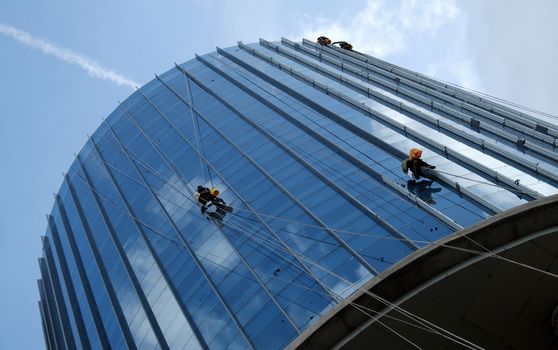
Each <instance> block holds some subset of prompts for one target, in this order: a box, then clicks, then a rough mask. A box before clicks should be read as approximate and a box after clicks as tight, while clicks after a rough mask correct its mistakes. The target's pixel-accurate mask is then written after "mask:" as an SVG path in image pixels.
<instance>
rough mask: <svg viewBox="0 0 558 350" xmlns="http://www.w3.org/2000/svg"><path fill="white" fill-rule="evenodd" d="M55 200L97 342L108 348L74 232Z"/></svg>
mask: <svg viewBox="0 0 558 350" xmlns="http://www.w3.org/2000/svg"><path fill="white" fill-rule="evenodd" d="M55 202H56V205H57V206H58V210H59V211H60V217H61V219H62V224H63V226H64V232H65V233H66V238H67V239H68V243H69V244H70V249H71V251H72V255H73V257H74V261H75V263H76V268H77V271H78V275H79V278H80V280H81V281H80V282H81V285H82V286H83V289H84V293H85V297H86V299H87V304H88V306H89V310H90V312H91V315H92V317H93V323H94V325H95V329H96V330H97V336H98V337H99V342H100V344H101V346H102V347H103V348H105V349H108V348H110V342H109V339H108V336H107V333H106V330H105V328H104V325H103V321H102V318H101V316H100V313H99V308H98V307H97V303H96V301H95V298H94V295H93V291H92V288H91V285H90V283H89V279H88V278H87V273H86V272H85V267H84V265H83V261H82V258H81V254H80V253H79V249H78V247H77V242H76V240H75V237H74V233H73V231H72V228H71V226H70V223H69V222H68V217H67V213H66V209H65V208H64V204H63V203H62V200H61V198H60V196H59V195H56V196H55ZM78 283H79V282H78Z"/></svg>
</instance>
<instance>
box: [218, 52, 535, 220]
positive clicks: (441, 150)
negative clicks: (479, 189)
mask: <svg viewBox="0 0 558 350" xmlns="http://www.w3.org/2000/svg"><path fill="white" fill-rule="evenodd" d="M239 46H240V47H241V48H243V49H245V50H246V51H248V52H250V53H252V54H254V55H255V56H262V57H263V58H262V60H263V61H264V62H268V63H269V64H272V65H277V66H278V67H279V68H280V69H282V70H284V71H285V70H286V71H289V73H290V74H292V75H293V76H295V77H298V78H299V79H301V80H302V81H306V82H307V84H311V85H312V86H314V87H315V88H319V89H321V90H322V91H323V92H325V93H326V94H327V95H332V96H335V97H337V98H338V99H339V100H340V101H342V102H343V103H345V104H346V105H347V106H349V107H351V108H353V109H357V110H359V111H361V112H364V114H365V115H367V116H369V117H371V118H374V119H377V120H379V121H381V122H382V123H383V124H385V125H387V126H388V127H389V128H391V129H394V128H395V129H399V131H401V132H403V133H404V134H405V136H407V137H409V138H411V137H412V139H413V140H415V141H418V142H419V143H420V142H425V143H427V144H429V145H430V146H432V147H433V149H434V150H436V151H437V152H438V154H440V155H443V156H445V157H446V158H447V157H448V153H451V152H452V151H451V150H448V149H447V147H445V146H443V145H441V144H440V143H438V142H436V141H433V140H431V139H426V138H424V137H423V136H422V135H421V134H419V133H417V132H415V131H414V130H412V129H407V128H406V126H405V125H403V124H401V123H399V122H396V121H394V120H392V119H391V118H389V117H386V116H384V115H383V114H382V113H379V112H377V111H375V110H374V109H372V108H370V107H368V106H366V107H363V106H362V104H361V103H360V102H358V101H356V100H355V99H353V98H351V97H348V96H346V95H344V94H343V93H341V92H339V91H337V90H335V89H333V88H330V87H329V86H328V85H325V84H322V83H319V82H316V81H314V80H312V79H310V78H309V77H307V76H306V75H304V74H302V73H300V72H298V71H295V70H292V68H285V67H284V66H285V65H283V64H281V63H278V62H275V61H274V60H272V59H271V60H270V59H267V58H266V56H265V55H263V54H261V53H259V52H257V51H256V50H255V49H252V48H249V47H247V46H246V45H244V44H242V43H239ZM222 54H223V55H225V56H227V55H228V57H231V58H232V59H233V60H236V61H238V62H239V64H241V65H242V64H244V66H246V68H247V69H249V70H250V71H254V72H255V74H258V75H260V76H264V77H267V81H270V82H273V84H274V85H276V86H281V89H284V90H285V91H289V93H290V94H292V95H295V96H298V98H299V99H300V100H302V101H304V103H305V104H307V105H309V106H313V107H312V108H313V109H315V110H317V111H318V110H320V111H323V112H320V113H322V114H324V113H325V114H327V115H335V116H336V117H337V121H338V123H340V124H343V125H346V124H350V123H348V122H346V121H344V120H343V119H342V118H341V117H340V116H338V115H337V114H335V113H331V112H329V111H327V110H326V109H324V108H323V107H321V106H319V105H318V104H316V103H315V102H313V101H311V100H309V99H308V98H306V97H304V96H303V95H301V94H300V93H297V92H296V91H294V90H293V89H290V88H289V87H287V86H285V85H284V84H282V83H279V82H277V81H276V80H274V79H272V78H271V77H268V76H267V75H265V74H263V73H261V72H260V71H258V70H256V69H255V68H253V67H250V66H247V65H246V64H245V63H243V62H242V61H241V60H239V59H238V58H236V57H234V56H232V55H230V54H228V53H225V52H222ZM264 79H265V78H264ZM353 127H354V125H353ZM352 131H353V132H354V133H357V134H358V135H360V134H359V133H358V132H359V130H358V128H352ZM360 131H362V130H360ZM361 134H362V135H364V136H363V137H364V138H368V139H369V140H370V136H371V135H369V134H367V133H364V132H363V131H362V133H361ZM371 142H373V143H375V144H377V145H380V146H381V147H385V146H384V145H385V143H384V142H383V141H380V140H377V139H376V140H374V141H371ZM386 149H391V150H393V147H392V146H389V147H387V148H386ZM397 153H400V154H402V156H401V158H406V157H407V155H405V154H404V153H403V152H400V151H397ZM454 153H455V152H454ZM454 158H455V160H457V161H459V162H460V164H461V165H462V166H464V167H466V168H467V167H469V168H473V169H476V170H478V171H481V172H483V173H485V174H486V175H489V176H490V178H491V179H494V180H497V181H501V182H503V183H505V184H506V185H508V186H510V187H512V188H516V189H518V190H519V191H521V192H523V193H526V194H529V192H530V193H535V196H539V197H540V196H541V195H540V194H538V193H537V192H535V191H532V190H531V189H528V188H526V187H525V186H523V185H520V184H519V185H518V184H517V183H516V182H514V181H512V180H511V179H509V178H507V177H498V175H499V174H498V173H497V172H495V171H493V170H491V169H489V168H487V167H486V166H484V165H482V164H480V163H478V162H476V161H473V160H470V159H469V160H468V161H467V162H465V161H464V160H463V159H462V158H463V156H462V155H461V154H456V156H455V157H454ZM437 177H438V178H439V179H440V180H442V181H443V182H446V183H447V184H450V186H452V187H454V188H456V189H458V191H459V192H461V193H463V194H466V195H467V196H469V197H471V198H474V200H475V201H476V202H477V203H479V204H480V205H482V206H484V207H486V208H488V209H489V210H491V211H493V212H500V211H501V209H499V208H497V207H495V206H494V205H492V204H490V203H488V202H486V201H485V200H483V199H482V198H481V197H479V196H478V195H475V194H474V193H472V192H470V191H469V190H467V189H465V188H460V187H459V185H458V184H457V183H453V182H452V181H451V180H449V179H448V178H446V177H445V176H443V175H441V174H437ZM524 189H525V190H524ZM535 198H537V197H535Z"/></svg>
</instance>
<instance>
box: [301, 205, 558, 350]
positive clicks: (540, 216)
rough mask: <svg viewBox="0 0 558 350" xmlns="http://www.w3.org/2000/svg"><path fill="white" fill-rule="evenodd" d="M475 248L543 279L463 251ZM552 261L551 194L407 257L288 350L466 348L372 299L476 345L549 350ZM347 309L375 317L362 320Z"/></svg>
mask: <svg viewBox="0 0 558 350" xmlns="http://www.w3.org/2000/svg"><path fill="white" fill-rule="evenodd" d="M481 246H482V247H484V248H486V249H488V250H490V251H492V252H495V253H497V254H498V255H499V256H500V257H503V258H505V259H510V260H513V261H515V262H518V263H522V264H525V265H529V266H533V267H535V268H537V269H541V270H543V271H545V272H541V271H535V270H533V269H530V268H528V267H526V266H520V265H518V264H516V263H513V262H510V261H506V260H503V259H501V258H498V257H489V256H488V255H487V254H484V253H482V255H479V254H473V253H469V252H466V251H464V250H473V251H478V252H483V248H481ZM450 247H453V248H450ZM485 251H486V250H485ZM557 257H558V196H551V197H547V198H544V199H542V200H538V201H535V202H531V203H528V204H526V205H523V206H520V207H517V208H514V209H511V210H509V211H506V212H504V213H501V214H498V215H495V216H493V217H491V218H490V219H487V220H486V221H484V222H482V223H479V224H477V225H474V226H472V227H469V228H467V229H464V230H461V231H458V232H456V233H455V234H453V235H451V236H448V237H445V238H443V239H441V240H440V241H438V242H437V243H436V244H433V245H431V246H429V247H426V248H424V249H421V250H419V251H417V252H415V253H414V254H412V255H410V256H409V257H407V258H406V259H404V260H402V261H401V262H399V263H398V264H396V265H394V266H392V267H391V268H390V269H389V270H386V271H384V272H383V273H382V274H381V275H378V276H377V278H375V279H374V280H372V281H371V282H370V283H368V284H367V285H365V286H363V288H361V289H360V290H359V291H357V292H355V293H354V294H353V295H352V296H351V297H350V298H348V299H347V300H346V301H345V302H344V303H341V304H339V305H337V307H335V308H334V309H332V310H331V312H330V313H329V314H328V315H325V316H324V317H322V318H321V319H320V321H319V322H317V323H316V324H315V325H314V326H313V327H312V328H310V329H309V330H307V331H306V332H305V333H303V334H302V335H301V336H300V337H298V339H297V340H295V341H294V342H293V343H292V344H291V346H290V349H326V348H327V349H329V348H343V349H365V348H370V346H371V345H372V344H374V347H375V348H379V349H413V348H416V346H418V347H419V348H423V349H453V348H456V349H463V348H466V347H464V346H463V345H460V344H458V342H456V341H452V340H449V339H448V338H446V337H443V336H441V335H439V334H435V333H433V332H429V331H427V330H425V329H424V328H426V327H425V325H424V323H423V324H422V325H420V324H419V323H417V322H416V321H413V320H412V319H410V318H408V317H406V316H403V315H402V313H401V312H399V311H397V310H393V307H391V308H387V307H385V306H384V305H383V304H382V303H381V302H380V301H378V298H374V297H373V296H378V297H381V298H383V299H386V300H388V301H390V302H391V303H393V304H395V305H399V306H400V307H401V308H402V309H403V310H407V311H409V312H411V313H413V314H414V315H417V316H420V317H421V318H423V319H425V320H427V321H429V322H432V323H433V324H435V325H438V326H441V327H443V328H444V329H445V330H447V331H449V332H452V333H454V334H456V335H457V336H459V337H461V338H463V339H465V340H467V341H469V342H471V343H473V344H476V345H477V346H479V347H480V348H486V349H556V348H558V338H557V337H556V335H555V333H554V332H555V327H556V326H555V322H554V321H553V320H554V319H553V315H554V314H553V310H554V309H555V307H556V305H557V304H558V276H556V274H558V259H557ZM546 272H548V273H546ZM551 274H554V275H551ZM365 291H366V292H367V293H365ZM355 304H357V305H359V306H362V307H365V308H366V309H367V311H366V312H367V313H368V314H369V315H374V316H376V317H374V318H371V317H370V316H367V315H365V314H364V313H363V312H361V311H359V310H358V309H357V308H356V307H355ZM371 310H374V311H375V313H374V312H372V311H371ZM554 317H555V316H554ZM402 321H404V322H406V323H404V322H402ZM411 324H413V325H411ZM417 326H420V327H422V329H421V328H418V327H417ZM386 327H389V328H391V329H392V330H388V329H387V328H386ZM395 332H397V333H399V335H397V334H395ZM442 333H443V332H442ZM446 334H447V335H448V337H453V336H452V335H450V334H449V333H446ZM403 337H404V338H406V339H407V340H404V339H403ZM453 338H454V339H456V338H455V337H453ZM457 341H459V340H457ZM410 342H412V343H414V344H415V345H416V346H414V345H411V344H410ZM461 342H463V341H461ZM469 345H470V346H473V348H474V345H472V344H469Z"/></svg>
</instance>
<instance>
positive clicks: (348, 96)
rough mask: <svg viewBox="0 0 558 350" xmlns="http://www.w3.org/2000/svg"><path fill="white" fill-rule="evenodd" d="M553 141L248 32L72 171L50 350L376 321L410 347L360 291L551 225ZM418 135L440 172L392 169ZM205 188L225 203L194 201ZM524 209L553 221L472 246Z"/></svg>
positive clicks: (528, 126)
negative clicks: (416, 174) (251, 37)
mask: <svg viewBox="0 0 558 350" xmlns="http://www.w3.org/2000/svg"><path fill="white" fill-rule="evenodd" d="M357 49H358V48H357ZM557 136H558V127H556V126H555V125H553V124H551V123H548V122H545V121H543V120H540V119H537V118H536V117H534V116H532V115H531V114H529V113H525V112H522V111H520V110H517V109H514V108H511V107H510V106H509V105H507V104H503V103H500V102H498V101H496V100H495V99H493V98H490V97H484V96H480V95H479V94H476V93H471V92H469V91H466V90H463V89H461V88H457V87H455V86H452V85H448V84H446V83H442V82H439V81H436V80H434V79H432V78H428V77H425V76H423V75H420V74H418V73H415V72H412V71H409V70H406V69H403V68H400V67H397V66H395V65H392V64H389V63H387V62H384V61H381V60H379V59H376V58H373V57H370V56H367V55H363V54H361V53H358V52H356V51H349V50H343V49H340V48H337V47H334V46H321V45H317V44H315V43H313V42H310V41H306V40H305V41H303V42H302V43H295V42H292V41H289V40H287V39H282V40H281V42H268V41H265V40H260V42H259V43H256V44H249V45H246V44H243V43H239V44H238V45H237V46H234V47H231V48H227V49H217V51H216V52H213V53H209V54H206V55H203V56H196V58H195V59H193V60H191V61H188V62H186V63H184V64H182V65H178V66H176V67H174V68H172V69H170V70H169V71H167V72H166V73H164V74H162V75H161V76H157V77H156V78H155V79H153V80H152V81H151V82H149V83H147V84H146V85H145V86H143V87H142V88H140V89H139V90H138V91H136V92H135V93H134V94H132V95H131V96H130V97H129V98H128V99H126V101H124V102H123V103H122V104H120V105H119V107H118V108H117V109H116V110H115V111H114V112H113V113H112V114H111V115H110V116H109V117H108V118H107V119H106V120H105V121H104V122H103V123H102V125H101V126H100V127H99V128H98V130H97V131H96V132H95V133H94V134H93V135H92V136H91V137H90V138H89V140H88V142H87V143H86V144H85V146H84V147H83V149H82V150H81V151H80V152H79V154H78V155H77V157H76V160H75V161H74V163H73V164H72V166H71V167H70V169H69V170H68V172H67V174H66V175H65V179H64V182H63V183H62V185H61V187H60V190H59V191H58V194H57V195H56V198H55V201H54V206H53V209H52V212H51V214H50V215H49V216H48V218H47V219H48V220H47V221H48V226H47V232H46V234H45V236H44V237H43V248H44V249H43V255H42V257H41V258H40V259H39V265H40V269H41V275H42V278H41V280H39V281H38V284H39V291H40V296H41V300H40V302H39V309H40V311H41V315H42V320H43V329H44V334H45V342H46V344H47V347H48V348H52V349H66V348H68V349H73V348H84V349H91V348H92V349H98V348H114V349H119V348H131V349H135V348H138V349H140V348H142V349H143V348H146V349H147V348H149V349H153V348H163V349H169V348H170V349H198V348H210V349H244V348H254V349H280V348H286V347H289V346H290V347H296V346H300V347H304V346H307V347H308V348H312V346H314V345H312V344H318V345H319V346H328V347H329V346H334V345H335V344H339V346H342V345H346V346H349V347H350V346H351V341H352V340H351V339H354V341H356V342H358V341H361V342H362V341H363V340H362V339H360V340H359V339H358V337H357V336H358V334H362V336H363V337H365V336H366V334H365V332H363V330H364V329H368V328H366V327H369V326H370V323H367V322H371V323H378V322H377V321H379V322H380V323H379V325H378V324H377V327H378V328H376V329H381V330H382V331H383V332H384V333H385V334H389V335H390V337H392V338H395V339H397V340H394V344H395V343H397V344H400V345H401V344H403V345H401V346H410V345H409V342H405V341H403V342H402V340H405V339H406V337H405V335H404V334H402V331H400V330H399V331H398V330H395V329H393V327H390V326H388V325H387V324H385V323H382V322H381V320H379V319H380V318H381V317H383V316H384V315H387V316H390V315H388V313H390V311H391V310H395V309H397V308H398V307H400V306H398V305H399V304H398V303H399V302H397V303H396V300H395V299H393V300H389V299H384V300H385V302H386V304H384V308H386V309H385V310H384V309H380V308H379V307H377V306H374V305H371V304H370V301H369V300H368V301H367V300H364V299H366V297H369V298H374V297H375V296H378V298H380V299H376V301H378V300H381V298H382V297H381V295H382V294H381V291H379V292H378V293H376V291H374V292H371V290H372V289H371V288H380V287H381V282H383V281H388V282H389V281H391V280H392V279H396V278H397V276H403V275H402V274H404V273H405V271H407V273H410V274H414V276H418V275H421V276H423V279H424V280H421V281H415V282H414V283H415V284H409V286H411V285H412V288H415V289H416V288H423V289H425V288H426V287H424V286H425V285H426V284H425V283H427V282H428V283H430V284H429V285H435V284H436V283H433V282H431V281H432V280H433V279H438V280H443V278H441V277H440V276H445V275H444V274H446V275H449V272H448V271H450V270H451V271H453V270H452V269H456V267H455V266H457V264H461V263H464V262H466V261H469V260H471V259H479V257H480V258H487V256H488V255H490V254H498V252H500V253H501V252H502V250H498V251H496V250H497V249H499V248H501V247H504V246H505V245H506V244H511V243H510V242H515V240H516V239H519V238H525V237H528V234H529V233H530V232H529V229H533V230H535V231H537V230H538V231H537V232H540V231H541V230H547V229H548V228H549V227H554V226H555V225H556V222H555V221H556V219H554V218H552V215H550V214H552V213H553V212H556V210H555V209H554V208H556V206H555V205H554V203H555V202H554V199H553V197H550V198H546V199H545V197H547V196H551V195H553V194H556V193H557V192H558V189H557V184H558V172H557V171H556V170H557V168H556V165H557V163H558V154H557V153H556V151H555V147H556V137H557ZM411 148H420V149H422V151H423V159H424V160H425V161H427V162H428V163H429V164H432V165H435V166H436V169H435V170H434V171H432V172H431V174H433V177H434V179H433V180H429V179H424V178H423V179H413V178H411V177H410V176H409V175H408V174H405V173H403V171H402V169H401V163H402V160H404V159H406V158H407V157H408V152H409V150H410V149H411ZM198 186H204V187H208V188H212V187H215V188H218V189H219V190H220V192H221V193H220V197H221V198H223V199H224V200H225V201H226V203H227V204H228V205H229V206H230V207H231V208H232V212H230V213H229V212H227V211H222V210H221V211H220V210H219V209H218V208H217V209H215V207H210V208H209V209H208V211H207V212H206V213H205V214H202V213H201V212H200V207H199V206H198V202H197V200H196V198H195V196H194V193H195V192H196V190H197V187H198ZM541 203H542V204H541ZM517 207H520V208H527V210H531V211H530V212H528V213H530V214H529V215H530V216H529V217H531V218H532V217H538V216H537V215H539V216H540V217H542V218H546V219H544V220H543V219H540V220H538V221H537V223H534V224H532V225H530V226H529V227H528V228H525V229H522V230H521V232H517V234H516V235H515V236H513V237H511V238H509V239H507V240H505V242H504V241H497V242H494V241H491V240H487V241H486V242H485V241H482V240H480V238H479V241H476V240H475V239H477V238H475V237H476V236H475V235H479V232H484V231H483V228H484V229H485V230H489V229H490V228H491V227H492V228H493V227H495V226H494V225H497V223H501V222H502V220H504V221H505V220H507V221H506V222H514V221H513V220H521V218H522V217H523V216H521V215H526V214H522V213H525V211H518V210H517V209H514V208H517ZM533 208H534V209H533ZM214 210H216V211H214ZM510 210H512V211H510ZM513 210H516V211H518V212H519V214H518V213H515V212H513ZM553 210H554V211H553ZM208 213H209V214H208ZM549 213H550V214H549ZM543 214H545V215H543ZM490 220H492V221H490ZM523 220H527V219H525V217H523ZM552 220H554V221H552ZM491 225H492V226H491ZM518 225H519V224H518ZM537 225H538V226H537ZM553 225H554V226H553ZM520 226H521V225H519V226H517V227H520ZM524 226H525V225H524ZM539 226H540V227H539ZM468 228H469V229H468ZM487 228H488V229H487ZM494 230H496V229H494ZM501 230H504V229H501ZM545 232H546V231H545ZM549 232H554V231H549ZM549 232H547V234H548V233H549ZM466 234H467V235H469V236H466ZM491 234H493V232H492V233H490V232H484V236H482V237H492V236H490V235H491ZM464 237H466V238H468V239H469V240H470V241H474V242H477V243H478V242H481V243H482V248H483V249H481V248H479V247H471V246H467V245H464V244H465V243H466V242H465V241H464ZM537 237H540V236H537ZM440 240H442V241H440ZM433 242H435V243H433ZM440 242H442V243H440ZM463 242H465V243H463ZM469 243H470V242H469ZM481 243H478V244H481ZM451 244H455V247H454V248H455V249H442V248H444V247H445V245H451ZM460 244H461V245H460ZM517 244H519V243H517ZM509 247H511V245H510V246H509ZM473 248H478V249H473ZM485 248H486V249H485ZM440 249H441V250H442V253H441V254H442V255H436V254H437V252H439V251H440ZM459 249H461V250H459ZM464 249H469V252H467V251H465V250H464ZM510 249H511V248H510ZM472 250H474V253H472V252H471V251H472ZM446 252H450V253H446ZM433 254H434V255H433ZM443 254H449V255H447V256H446V255H443ZM436 256H439V257H440V260H436ZM431 258H433V259H434V260H428V259H431ZM458 258H459V259H461V260H459V259H458ZM500 258H501V259H505V258H504V257H501V256H498V259H500ZM421 259H422V260H421ZM456 259H457V260H456ZM508 260H510V261H511V262H509V263H510V264H512V265H514V264H515V265H514V266H515V267H517V264H520V263H521V262H519V261H515V260H511V259H508ZM502 261H503V260H502ZM409 262H416V265H413V263H409ZM421 262H422V265H421ZM473 263H474V261H469V265H472V264H473ZM432 264H434V265H432ZM524 265H528V264H527V263H524ZM414 266H421V268H419V269H418V270H413V267H414ZM425 266H436V267H437V266H440V269H436V268H434V269H432V271H429V270H428V269H427V268H426V267H425ZM529 266H530V267H532V266H531V265H529ZM523 268H524V269H526V270H528V268H527V267H523ZM529 271H530V273H540V274H542V275H543V276H546V277H548V278H550V277H549V276H550V275H549V274H548V273H547V274H546V275H544V271H546V270H543V269H541V268H539V267H532V269H531V270H529ZM419 272H420V273H419ZM546 272H548V271H546ZM398 274H399V275H398ZM546 277H545V278H546ZM375 284H378V285H380V287H377V286H376V287H374V286H375ZM421 286H422V287H421ZM552 286H553V287H552V288H554V287H555V285H552ZM398 288H399V289H400V290H401V291H402V292H401V293H399V294H398V295H400V297H401V296H402V295H404V294H405V292H410V291H411V290H415V289H411V287H409V289H406V288H405V287H404V285H403V286H399V287H398ZM552 288H551V289H549V291H552V290H554V289H552ZM415 294H416V293H415ZM359 298H360V299H359ZM363 298H364V299H363ZM394 298H395V297H394ZM401 300H403V299H401ZM405 300H409V298H407V299H405ZM401 302H402V301H401ZM548 303H552V300H548ZM551 311H552V310H550V312H551ZM378 315H379V316H378ZM412 315H415V314H414V313H412ZM343 317H345V318H343ZM400 317H402V316H400ZM408 317H409V319H411V320H412V321H413V322H415V321H418V320H417V319H415V318H413V317H414V316H409V315H408ZM392 318H397V317H396V316H393V317H392ZM422 318H424V319H425V320H427V321H428V318H429V315H428V314H422ZM336 320H337V321H339V320H342V323H343V325H340V324H338V323H339V322H338V323H337V324H336V323H335V322H336ZM351 320H353V321H354V322H352V321H351ZM403 321H405V320H403ZM407 322H408V323H409V322H411V321H407ZM436 322H438V323H439V320H438V321H436ZM442 322H443V321H442ZM438 323H436V324H438ZM365 324H366V325H367V326H366V327H364V325H365ZM433 324H434V323H433ZM549 325H550V318H549ZM440 326H442V325H440ZM359 327H360V328H359ZM420 327H422V328H426V329H427V331H425V332H428V329H429V327H434V326H432V325H429V324H426V325H425V324H422V326H420ZM549 327H550V326H549ZM357 330H359V331H357ZM434 330H435V331H438V333H444V331H441V330H439V329H438V328H434ZM444 330H445V331H447V332H450V333H451V334H452V335H448V336H447V337H445V338H444V337H440V338H442V339H443V340H444V341H448V342H450V343H451V344H454V345H455V344H458V343H459V340H457V339H458V338H455V337H456V336H457V334H456V331H451V330H447V329H444ZM320 332H321V333H320ZM433 332H434V331H432V329H430V333H433ZM316 334H318V335H319V336H318V335H316ZM444 334H446V333H444ZM446 335H447V334H446ZM426 336H427V335H425V337H426ZM335 337H338V338H335ZM448 338H452V339H453V340H452V339H448ZM326 339H327V340H328V341H329V340H331V341H330V342H329V343H324V344H322V345H320V344H321V343H320V341H322V340H326ZM545 339H546V338H545ZM366 341H368V338H366ZM468 341H470V342H471V343H475V339H469V340H468ZM312 342H315V343H312ZM386 342H387V340H386ZM417 342H419V343H420V341H417ZM388 343H389V342H388ZM388 343H386V344H388ZM355 344H356V345H355V346H359V344H360V345H362V343H355ZM467 344H468V343H467ZM475 344H476V343H475Z"/></svg>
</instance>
